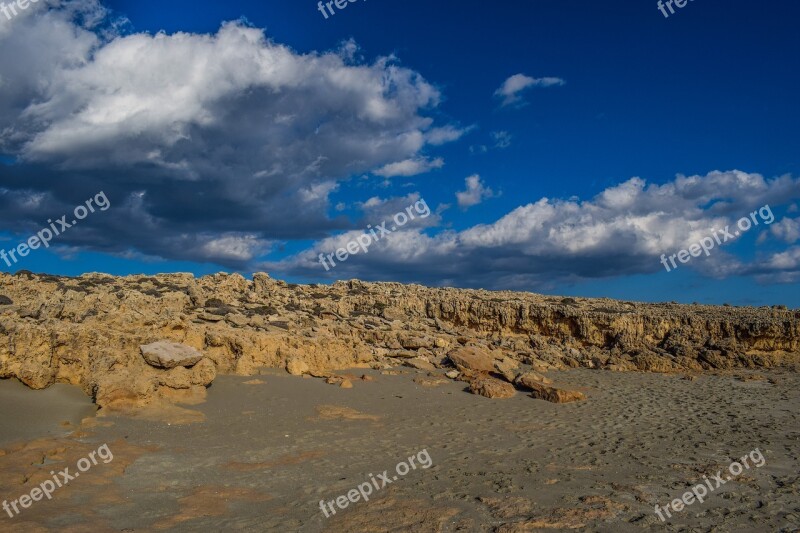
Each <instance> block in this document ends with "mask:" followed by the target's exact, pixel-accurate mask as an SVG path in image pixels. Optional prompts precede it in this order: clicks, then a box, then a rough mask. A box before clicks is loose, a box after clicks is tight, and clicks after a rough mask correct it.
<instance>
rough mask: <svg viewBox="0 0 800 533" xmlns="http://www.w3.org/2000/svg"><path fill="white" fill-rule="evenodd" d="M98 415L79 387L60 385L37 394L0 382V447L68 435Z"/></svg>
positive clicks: (19, 385)
mask: <svg viewBox="0 0 800 533" xmlns="http://www.w3.org/2000/svg"><path fill="white" fill-rule="evenodd" d="M95 411H96V407H95V406H94V405H93V404H92V401H91V399H90V398H88V397H87V396H86V394H84V393H83V391H81V389H79V388H78V387H74V386H71V385H65V384H62V383H57V384H55V385H53V386H52V387H48V388H47V389H44V390H40V391H34V390H31V389H29V388H28V387H26V386H25V385H23V384H22V383H20V382H19V381H17V380H15V379H7V380H0V447H3V446H8V445H10V444H13V443H16V442H25V441H29V440H32V439H34V438H38V437H44V436H63V435H68V434H69V433H71V432H72V431H74V430H75V428H76V427H77V426H78V424H80V421H81V419H83V418H84V417H87V416H90V415H92V414H94V412H95Z"/></svg>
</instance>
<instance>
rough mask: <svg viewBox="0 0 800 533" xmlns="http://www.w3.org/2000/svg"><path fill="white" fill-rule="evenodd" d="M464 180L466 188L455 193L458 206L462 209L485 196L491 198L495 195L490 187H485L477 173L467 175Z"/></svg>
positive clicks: (478, 201) (475, 203) (477, 202)
mask: <svg viewBox="0 0 800 533" xmlns="http://www.w3.org/2000/svg"><path fill="white" fill-rule="evenodd" d="M464 182H465V183H466V185H467V189H466V190H465V191H460V192H457V193H456V198H457V199H458V207H460V208H462V209H467V208H469V207H472V206H474V205H478V204H479V203H481V202H482V201H483V200H485V199H486V198H492V197H494V196H495V194H494V192H493V191H492V189H490V188H489V187H486V186H485V185H484V184H483V182H482V181H481V177H480V176H479V175H477V174H475V175H473V176H469V177H468V178H466V179H465V180H464Z"/></svg>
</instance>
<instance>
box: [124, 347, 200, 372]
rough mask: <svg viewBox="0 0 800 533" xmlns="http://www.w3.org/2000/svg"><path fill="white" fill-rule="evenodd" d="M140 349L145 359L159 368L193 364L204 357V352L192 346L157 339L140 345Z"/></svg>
mask: <svg viewBox="0 0 800 533" xmlns="http://www.w3.org/2000/svg"><path fill="white" fill-rule="evenodd" d="M139 349H140V350H141V351H142V357H144V360H145V361H147V363H148V364H149V365H151V366H155V367H158V368H175V367H176V366H192V365H195V364H197V363H198V362H199V361H200V359H202V358H203V354H201V353H200V352H198V351H197V350H195V349H194V348H192V347H191V346H186V345H185V344H179V343H177V342H170V341H156V342H153V343H150V344H145V345H142V346H139Z"/></svg>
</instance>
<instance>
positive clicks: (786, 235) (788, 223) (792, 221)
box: [769, 218, 800, 244]
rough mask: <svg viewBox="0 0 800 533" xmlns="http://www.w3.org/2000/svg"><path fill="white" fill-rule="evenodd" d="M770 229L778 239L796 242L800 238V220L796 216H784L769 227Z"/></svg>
mask: <svg viewBox="0 0 800 533" xmlns="http://www.w3.org/2000/svg"><path fill="white" fill-rule="evenodd" d="M769 231H770V233H771V234H772V236H774V237H775V238H777V239H780V240H782V241H784V242H786V243H788V244H794V243H796V242H797V241H798V240H800V220H799V219H796V218H784V219H783V220H781V221H780V222H776V223H775V224H773V225H772V226H770V227H769Z"/></svg>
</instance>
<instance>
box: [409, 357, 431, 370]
mask: <svg viewBox="0 0 800 533" xmlns="http://www.w3.org/2000/svg"><path fill="white" fill-rule="evenodd" d="M403 365H404V366H408V367H411V368H416V369H418V370H429V371H432V370H436V367H435V366H433V365H432V364H431V363H430V361H427V360H426V359H422V358H416V359H406V360H405V361H403Z"/></svg>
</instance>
